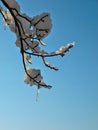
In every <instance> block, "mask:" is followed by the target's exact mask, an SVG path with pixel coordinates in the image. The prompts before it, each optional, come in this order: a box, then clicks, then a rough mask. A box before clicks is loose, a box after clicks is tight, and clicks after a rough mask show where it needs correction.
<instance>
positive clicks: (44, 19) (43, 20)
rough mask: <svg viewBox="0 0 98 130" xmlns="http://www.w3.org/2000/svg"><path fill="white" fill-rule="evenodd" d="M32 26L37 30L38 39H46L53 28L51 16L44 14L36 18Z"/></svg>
mask: <svg viewBox="0 0 98 130" xmlns="http://www.w3.org/2000/svg"><path fill="white" fill-rule="evenodd" d="M32 25H33V26H34V27H35V28H36V35H37V37H38V39H42V38H44V37H46V36H47V35H48V34H49V32H50V30H51V28H52V23H51V18H50V14H49V13H42V14H40V15H38V16H35V17H34V18H33V19H32Z"/></svg>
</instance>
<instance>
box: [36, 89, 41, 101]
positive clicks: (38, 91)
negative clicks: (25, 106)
mask: <svg viewBox="0 0 98 130" xmlns="http://www.w3.org/2000/svg"><path fill="white" fill-rule="evenodd" d="M39 93H40V88H39V87H38V89H37V94H36V102H37V101H38V97H39Z"/></svg>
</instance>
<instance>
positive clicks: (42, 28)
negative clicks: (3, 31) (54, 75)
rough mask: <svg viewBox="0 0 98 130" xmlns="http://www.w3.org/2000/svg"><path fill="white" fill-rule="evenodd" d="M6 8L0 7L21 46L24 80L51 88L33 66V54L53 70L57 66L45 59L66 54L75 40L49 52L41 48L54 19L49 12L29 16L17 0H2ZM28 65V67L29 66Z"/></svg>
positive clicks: (6, 23) (18, 45)
mask: <svg viewBox="0 0 98 130" xmlns="http://www.w3.org/2000/svg"><path fill="white" fill-rule="evenodd" d="M1 1H2V3H3V4H4V6H5V7H6V10H4V9H3V8H2V7H0V12H1V14H2V16H3V21H4V25H5V27H6V26H9V28H10V30H11V31H12V32H14V33H15V35H16V42H15V44H16V46H17V47H19V48H20V52H21V54H22V61H23V66H24V70H25V73H26V74H25V77H24V82H25V83H27V84H29V85H30V86H33V85H36V86H37V87H38V90H39V89H40V88H41V87H45V88H51V87H52V86H50V85H47V84H46V83H44V80H43V77H42V76H41V71H40V70H37V69H34V68H31V64H32V56H36V57H40V58H41V59H42V61H43V64H44V65H45V66H46V67H48V68H50V69H53V70H56V71H57V70H58V68H57V67H55V66H54V65H51V64H50V63H49V62H47V61H45V58H46V57H53V56H62V57H63V56H65V54H66V53H67V52H68V51H69V49H70V48H72V47H73V46H74V42H72V43H69V44H67V45H66V46H62V47H60V48H59V49H58V50H57V51H54V52H51V53H48V52H45V51H44V50H42V49H41V46H46V43H44V42H43V39H44V38H45V37H46V36H47V35H48V34H49V33H50V31H51V28H52V20H51V17H50V14H49V13H47V12H44V13H41V14H40V15H37V16H34V17H29V16H27V15H26V14H22V13H21V11H20V6H19V4H18V3H17V2H16V1H15V0H1ZM27 66H28V67H27Z"/></svg>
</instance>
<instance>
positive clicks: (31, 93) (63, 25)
mask: <svg viewBox="0 0 98 130" xmlns="http://www.w3.org/2000/svg"><path fill="white" fill-rule="evenodd" d="M17 1H18V3H19V4H20V6H21V9H22V12H26V13H27V14H28V15H29V16H32V17H33V16H36V15H38V14H40V13H42V12H49V13H50V14H51V19H52V23H53V28H52V31H51V33H50V34H49V35H48V36H47V37H46V38H45V39H44V42H46V43H47V47H45V48H43V49H45V50H47V51H49V52H50V51H53V50H57V49H58V48H59V47H60V46H62V45H66V44H67V43H70V42H72V41H75V42H76V45H75V47H74V48H72V49H71V50H70V51H69V53H67V54H66V56H65V57H64V58H62V57H55V58H50V59H47V60H49V61H50V62H51V63H53V64H54V65H56V66H58V68H59V71H58V72H55V71H53V70H50V69H48V68H46V67H44V65H43V64H42V62H41V60H40V59H38V58H33V67H35V68H40V69H41V70H42V75H43V77H44V80H45V82H46V83H48V84H51V85H52V86H53V88H52V89H51V90H47V89H44V88H43V89H41V91H40V95H39V101H38V102H36V101H35V95H36V87H35V86H34V87H29V85H26V84H25V83H24V82H23V77H24V70H23V65H22V59H21V54H20V53H19V48H17V47H16V46H15V44H14V43H15V35H14V34H13V33H12V32H10V31H9V29H8V28H7V29H6V31H5V30H4V28H3V24H2V19H1V18H2V17H1V15H0V21H1V22H0V129H1V130H27V129H28V130H32V129H34V130H98V1H97V0H86V1H85V0H60V1H57V0H52V1H49V0H33V1H32V0H28V1H25V0H17Z"/></svg>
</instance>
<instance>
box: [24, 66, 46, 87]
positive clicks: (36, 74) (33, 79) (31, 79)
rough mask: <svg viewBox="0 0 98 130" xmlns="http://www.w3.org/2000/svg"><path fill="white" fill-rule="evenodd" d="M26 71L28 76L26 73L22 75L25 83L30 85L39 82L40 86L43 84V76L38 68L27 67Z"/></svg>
mask: <svg viewBox="0 0 98 130" xmlns="http://www.w3.org/2000/svg"><path fill="white" fill-rule="evenodd" d="M27 72H28V74H29V75H30V76H28V75H27V74H26V75H25V77H24V82H25V83H27V84H30V86H32V85H38V84H40V87H41V84H44V82H43V77H42V76H41V73H40V70H37V69H32V68H30V67H28V68H27Z"/></svg>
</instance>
